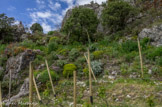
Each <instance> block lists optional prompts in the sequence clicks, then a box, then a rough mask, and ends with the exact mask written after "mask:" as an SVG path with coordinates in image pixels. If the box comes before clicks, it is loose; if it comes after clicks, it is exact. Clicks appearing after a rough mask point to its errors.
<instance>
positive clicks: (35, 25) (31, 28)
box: [30, 23, 43, 33]
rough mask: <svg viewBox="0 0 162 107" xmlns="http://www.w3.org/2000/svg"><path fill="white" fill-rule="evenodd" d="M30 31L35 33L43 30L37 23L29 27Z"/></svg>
mask: <svg viewBox="0 0 162 107" xmlns="http://www.w3.org/2000/svg"><path fill="white" fill-rule="evenodd" d="M30 30H31V31H32V32H33V33H35V32H36V31H38V32H43V28H42V26H41V25H40V24H39V23H34V24H33V25H32V26H31V27H30Z"/></svg>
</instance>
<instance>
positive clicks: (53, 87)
mask: <svg viewBox="0 0 162 107" xmlns="http://www.w3.org/2000/svg"><path fill="white" fill-rule="evenodd" d="M45 62H46V66H47V71H48V75H49V78H50V82H51V86H52V91H53V94H54V97H56V93H55V89H54V86H53V81H52V77H51V74H50V70H49V67H48V62H47V60H45Z"/></svg>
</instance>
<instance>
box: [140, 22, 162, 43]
mask: <svg viewBox="0 0 162 107" xmlns="http://www.w3.org/2000/svg"><path fill="white" fill-rule="evenodd" d="M145 37H148V38H150V39H151V44H152V45H154V46H162V24H160V25H156V26H153V27H152V28H144V29H143V30H142V31H141V32H140V33H139V38H145Z"/></svg>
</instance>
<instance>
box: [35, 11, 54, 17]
mask: <svg viewBox="0 0 162 107" xmlns="http://www.w3.org/2000/svg"><path fill="white" fill-rule="evenodd" d="M36 14H37V17H40V18H49V17H51V16H52V14H51V12H37V13H36Z"/></svg>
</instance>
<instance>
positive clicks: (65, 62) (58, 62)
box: [56, 60, 68, 67]
mask: <svg viewBox="0 0 162 107" xmlns="http://www.w3.org/2000/svg"><path fill="white" fill-rule="evenodd" d="M67 63H68V62H67V60H57V61H56V64H57V66H59V67H63V66H64V65H65V64H67Z"/></svg>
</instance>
